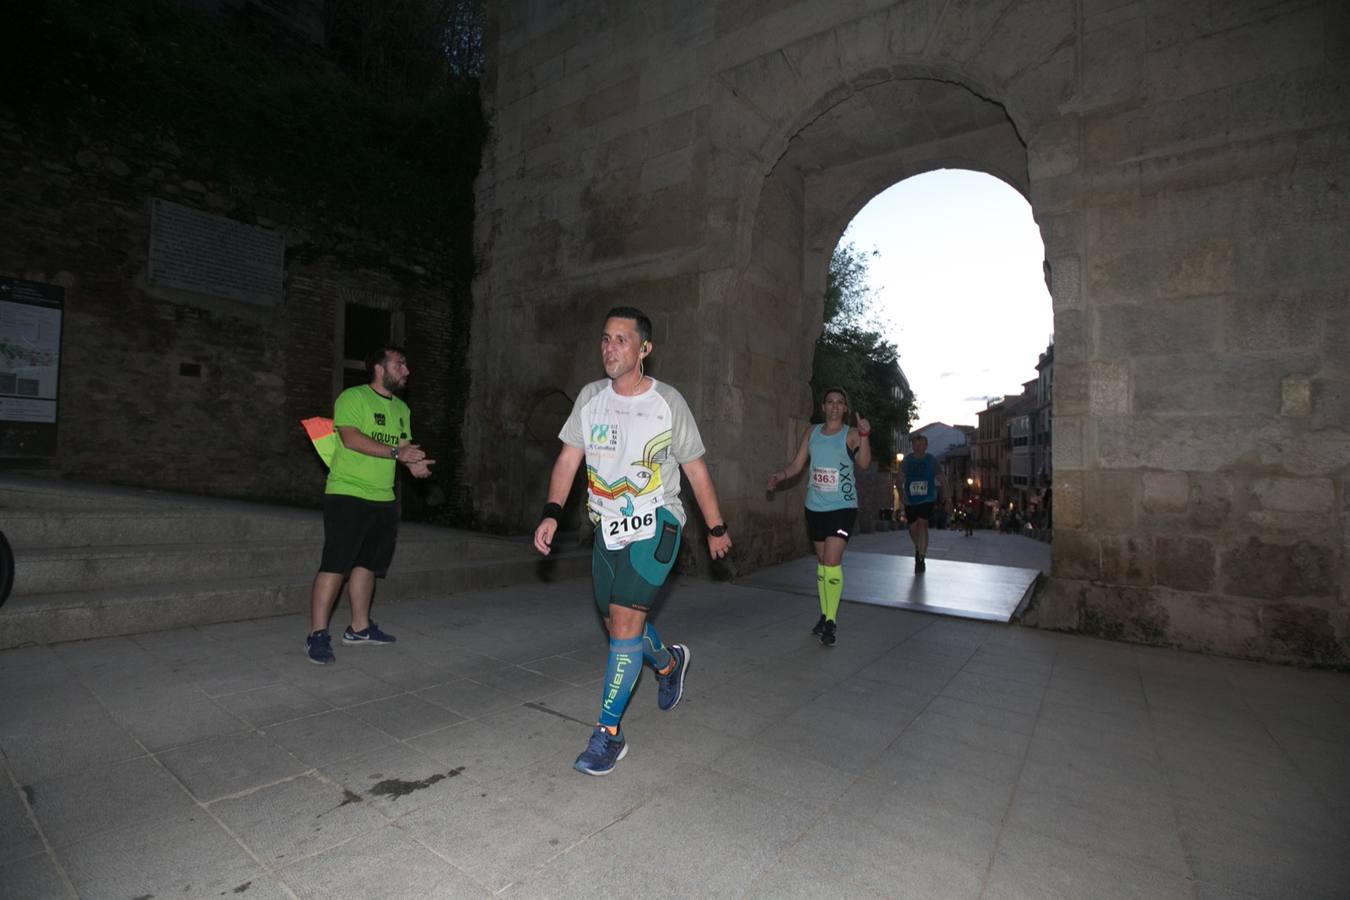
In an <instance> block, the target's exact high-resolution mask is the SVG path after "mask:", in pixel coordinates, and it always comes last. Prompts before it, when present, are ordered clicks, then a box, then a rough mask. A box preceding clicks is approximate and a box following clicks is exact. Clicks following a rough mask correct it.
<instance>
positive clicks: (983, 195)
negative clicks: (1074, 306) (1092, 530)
mask: <svg viewBox="0 0 1350 900" xmlns="http://www.w3.org/2000/svg"><path fill="white" fill-rule="evenodd" d="M839 243H840V244H842V243H849V244H852V245H854V247H855V248H856V249H855V251H854V252H866V253H870V251H871V250H872V249H873V248H874V247H875V248H877V249H878V250H879V256H878V257H877V258H875V259H871V260H869V280H870V283H871V287H872V288H873V289H876V290H878V291H880V296H879V298H878V301H877V302H876V303H875V305H876V309H877V311H878V312H879V313H880V314H881V316H882V319H883V320H885V319H890V320H891V321H892V322H893V323H895V324H897V325H902V326H904V327H903V329H902V330H901V331H900V332H897V333H894V334H892V335H890V337H891V339H893V340H895V341H896V343H897V344H898V349H899V351H900V364H901V366H902V367H903V369H904V374H905V376H906V378H907V382H908V385H909V387H911V388H912V389H913V391H914V392H915V394H916V395H917V401H918V409H917V411H916V417H915V419H914V420H913V421H912V422H911V423H910V424H911V426H912V428H915V429H917V428H920V427H923V428H925V429H926V431H927V432H928V437H929V441H930V450H933V451H935V452H936V453H937V455H938V457H939V458H941V459H942V460H943V462H942V469H943V473H944V474H945V475H946V476H947V479H948V488H949V490H948V491H947V492H946V493H945V495H944V501H945V503H944V510H943V511H942V513H941V514H940V519H939V527H941V523H942V522H944V521H948V518H947V516H948V515H950V517H951V520H952V521H955V520H956V519H957V518H958V516H957V513H958V512H961V513H963V514H973V515H975V516H976V517H977V518H978V520H979V522H980V524H981V527H993V526H994V525H995V524H997V523H996V521H995V519H996V512H1002V513H1004V514H1006V513H1007V512H1008V511H1009V510H1010V509H1011V510H1013V511H1015V513H1016V525H1017V527H1018V531H1019V533H1024V534H1028V535H1031V536H1035V537H1041V538H1045V537H1047V536H1048V534H1049V526H1050V525H1051V524H1052V519H1051V518H1050V516H1049V513H1048V510H1047V509H1046V508H1045V506H1046V501H1047V500H1048V498H1049V493H1048V491H1049V489H1050V478H1051V476H1052V473H1053V455H1052V450H1053V448H1052V445H1051V443H1050V440H1049V438H1050V418H1051V413H1052V406H1051V403H1050V389H1051V387H1052V385H1053V359H1054V356H1053V350H1052V349H1047V344H1048V340H1052V339H1050V338H1049V336H1050V335H1052V333H1053V305H1052V302H1051V298H1050V294H1049V289H1048V285H1047V284H1046V282H1045V276H1044V267H1045V265H1046V264H1045V257H1046V253H1045V244H1044V240H1043V238H1042V237H1041V234H1040V229H1039V228H1038V227H1037V225H1036V223H1035V222H1034V220H1033V218H1032V217H1031V205H1030V203H1029V202H1028V200H1027V198H1026V196H1025V195H1024V194H1023V193H1022V192H1020V191H1018V190H1017V189H1016V187H1015V186H1013V185H1010V184H1008V183H1007V182H1006V181H1005V180H1003V179H1000V178H997V177H995V176H992V175H989V174H987V173H984V172H979V171H977V170H973V169H966V168H947V169H941V170H934V171H929V172H925V173H921V174H918V175H911V176H908V177H907V178H905V179H903V180H902V181H899V182H897V183H895V184H893V185H890V186H888V187H887V188H886V189H884V190H883V191H882V192H881V193H879V194H877V195H876V197H873V198H872V199H871V200H869V201H868V203H867V204H865V205H864V206H863V208H862V209H861V210H860V211H859V212H858V213H857V214H856V215H855V216H854V217H853V218H852V219H850V221H849V223H848V225H847V226H846V229H845V231H844V233H843V235H842V236H841V237H840V239H839ZM838 249H839V246H838V245H836V248H835V250H836V252H837V251H838ZM809 289H812V290H813V289H814V286H812V287H811V288H809ZM957 426H968V427H969V429H970V430H968V431H967V432H966V433H965V434H962V431H961V429H960V428H958V427H957ZM876 430H877V424H876V420H875V419H874V420H873V431H874V433H875V431H876ZM889 439H890V435H889V434H886V435H883V436H882V438H881V440H882V441H883V443H886V442H889ZM953 445H959V448H958V449H955V450H952V451H951V452H950V453H948V451H947V448H949V447H952V446H953ZM872 446H873V450H874V451H876V450H877V448H878V443H877V437H876V436H875V434H874V437H873V444H872ZM894 451H898V452H908V449H907V448H906V447H905V446H904V442H903V440H897V441H896V446H895V447H894ZM878 459H879V460H880V461H881V462H882V466H881V470H882V479H883V480H885V479H886V470H887V468H888V467H889V468H890V470H891V477H892V479H893V478H894V473H895V467H896V463H897V462H898V460H895V459H894V458H892V457H889V456H882V457H878ZM883 496H884V495H883ZM887 505H890V506H893V505H894V504H887ZM883 508H884V507H883ZM1002 524H1003V525H1004V527H1005V528H1006V527H1009V526H1010V525H1011V524H1012V522H1005V523H1002Z"/></svg>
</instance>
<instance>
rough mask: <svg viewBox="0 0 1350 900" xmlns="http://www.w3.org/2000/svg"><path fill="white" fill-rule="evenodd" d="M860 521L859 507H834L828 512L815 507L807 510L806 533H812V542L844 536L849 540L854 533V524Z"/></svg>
mask: <svg viewBox="0 0 1350 900" xmlns="http://www.w3.org/2000/svg"><path fill="white" fill-rule="evenodd" d="M857 521H858V508H857V507H856V506H850V507H848V508H847V509H832V510H829V511H828V512H819V511H817V510H814V509H808V510H807V511H806V533H807V534H809V535H811V543H813V544H819V543H821V542H822V541H824V540H825V539H826V538H843V539H844V540H845V541H847V540H848V538H849V535H851V534H852V533H853V525H854V523H855V522H857Z"/></svg>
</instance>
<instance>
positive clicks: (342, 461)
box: [325, 384, 412, 502]
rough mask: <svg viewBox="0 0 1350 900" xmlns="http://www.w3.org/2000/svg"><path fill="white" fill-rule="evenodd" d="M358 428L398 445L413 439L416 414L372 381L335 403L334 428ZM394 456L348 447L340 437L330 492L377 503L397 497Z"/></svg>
mask: <svg viewBox="0 0 1350 900" xmlns="http://www.w3.org/2000/svg"><path fill="white" fill-rule="evenodd" d="M344 427H346V428H355V429H356V430H357V431H359V432H361V433H362V434H364V435H365V436H366V437H369V438H374V439H375V440H377V441H379V442H380V443H381V444H385V445H387V446H389V447H397V446H398V445H399V444H400V443H402V442H404V441H412V415H411V414H410V412H409V410H408V404H406V403H404V402H403V401H402V400H400V399H399V398H397V397H383V396H381V395H380V394H379V393H378V392H376V390H375V389H374V388H373V387H371V386H370V385H368V384H363V385H358V386H357V387H352V388H347V390H345V391H343V392H342V393H341V394H338V398H337V402H336V403H334V404H333V429H334V430H337V429H339V428H344ZM397 466H398V463H396V462H394V460H393V458H392V457H379V456H368V455H367V454H365V453H359V452H357V451H355V450H349V449H347V446H346V445H345V444H343V443H342V441H341V439H340V438H339V440H338V442H337V448H336V449H335V450H334V451H333V465H332V467H331V468H330V469H329V470H328V486H327V487H326V488H325V491H326V492H327V493H329V494H344V495H346V496H349V497H360V498H361V499H362V500H373V501H376V502H381V501H388V500H393V499H394V470H395V468H396V467H397Z"/></svg>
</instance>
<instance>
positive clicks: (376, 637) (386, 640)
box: [342, 619, 398, 644]
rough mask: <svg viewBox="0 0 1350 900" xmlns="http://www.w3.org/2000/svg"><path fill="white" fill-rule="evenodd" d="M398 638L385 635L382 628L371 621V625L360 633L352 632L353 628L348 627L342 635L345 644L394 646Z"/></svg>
mask: <svg viewBox="0 0 1350 900" xmlns="http://www.w3.org/2000/svg"><path fill="white" fill-rule="evenodd" d="M396 640H398V638H396V637H394V636H393V635H392V634H385V633H384V632H383V631H381V630H380V626H378V625H376V624H375V620H374V619H371V620H370V624H369V625H367V626H366V627H365V628H362V629H361V630H360V631H352V626H350V625H348V626H347V630H346V631H345V632H344V633H343V635H342V643H344V644H392V643H394V641H396Z"/></svg>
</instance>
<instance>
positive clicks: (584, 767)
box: [572, 725, 628, 775]
mask: <svg viewBox="0 0 1350 900" xmlns="http://www.w3.org/2000/svg"><path fill="white" fill-rule="evenodd" d="M627 753H628V742H627V741H625V740H624V739H623V735H622V734H610V733H609V729H608V728H606V727H605V726H603V725H597V726H595V731H593V732H591V739H590V741H589V742H588V743H587V744H586V749H585V750H583V751H582V752H581V755H580V756H578V757H577V761H576V762H574V763H573V764H572V768H574V769H576V770H577V771H578V772H585V773H586V774H587V775H608V774H609V773H610V772H613V771H614V766H615V765H617V764H618V762H619V760H621V759H623V758H624V756H625V755H626V754H627Z"/></svg>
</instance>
